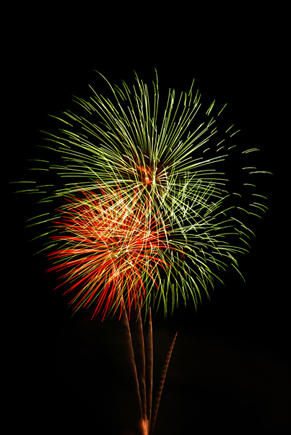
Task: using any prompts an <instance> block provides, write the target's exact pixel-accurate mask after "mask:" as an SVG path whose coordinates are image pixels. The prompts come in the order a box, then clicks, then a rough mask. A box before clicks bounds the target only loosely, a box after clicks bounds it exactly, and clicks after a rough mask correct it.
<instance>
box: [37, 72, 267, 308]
mask: <svg viewBox="0 0 291 435" xmlns="http://www.w3.org/2000/svg"><path fill="white" fill-rule="evenodd" d="M105 80H106V79H105ZM136 81H137V87H135V86H133V88H132V90H131V89H130V88H129V87H128V86H127V84H126V83H123V87H122V88H119V87H116V86H115V87H113V86H112V85H111V84H110V83H109V82H108V81H107V80H106V82H107V84H108V85H109V87H110V89H111V91H112V94H113V98H114V99H113V101H112V100H110V99H109V98H105V97H103V96H102V95H99V94H97V93H96V92H95V91H94V89H93V88H91V87H90V88H91V90H92V96H91V97H90V99H88V100H84V99H81V98H75V102H76V103H77V105H78V107H79V109H80V114H76V113H73V112H70V111H66V112H64V113H63V117H62V118H57V119H58V120H59V121H60V122H61V123H62V125H63V128H61V129H60V130H59V134H58V135H56V134H48V137H47V139H48V140H49V141H50V143H51V145H49V146H47V147H45V148H48V149H50V150H51V151H53V153H55V157H56V161H58V163H52V164H50V163H49V162H48V161H47V162H44V167H42V168H40V169H41V170H43V169H45V172H42V173H45V174H46V173H47V171H48V172H49V173H50V172H53V173H54V174H56V175H57V177H56V181H55V182H54V185H51V186H48V185H47V184H45V185H42V184H41V183H38V185H37V186H36V187H35V188H34V187H33V188H32V189H31V190H30V191H31V192H32V193H36V194H41V199H40V201H39V202H40V203H44V204H45V206H47V203H48V202H53V203H54V202H55V201H56V200H61V201H63V200H66V202H65V204H63V203H62V202H61V207H60V208H59V209H58V212H57V214H56V215H55V214H53V215H51V214H50V213H49V212H47V211H46V212H45V213H43V214H41V215H39V216H36V217H34V218H33V219H32V223H31V225H34V224H36V223H37V224H38V223H48V224H51V222H52V221H54V222H58V223H57V224H54V226H53V227H50V229H49V230H48V231H46V232H45V233H44V236H47V235H49V236H50V242H49V243H46V244H45V247H44V249H51V248H52V247H53V249H54V252H53V253H50V254H49V256H50V257H51V258H52V259H54V260H55V261H56V264H55V265H54V266H53V267H52V268H51V269H50V270H64V269H69V271H68V272H66V273H65V275H64V276H63V278H64V281H65V282H66V283H67V284H68V283H69V284H72V285H71V287H70V290H72V289H75V288H77V287H80V286H81V287H82V289H81V290H79V291H78V293H77V296H76V297H75V298H74V299H73V301H72V303H74V304H76V307H75V309H78V308H79V307H80V306H84V307H87V306H90V305H91V304H92V303H93V302H95V303H96V304H97V308H96V312H98V311H99V310H100V309H101V305H102V304H105V306H104V307H103V314H104V315H105V314H106V313H107V312H108V311H110V310H111V308H113V307H114V309H115V308H116V306H118V305H119V304H120V297H121V296H123V297H124V299H125V300H126V303H127V306H128V307H130V306H131V304H132V302H133V301H135V303H139V304H140V305H141V306H143V305H144V304H145V305H146V306H147V308H149V307H150V306H151V307H153V306H156V308H158V307H159V305H160V303H161V302H162V305H163V306H164V311H165V314H166V313H167V307H168V305H169V304H170V305H171V306H172V311H173V309H174V308H175V307H176V306H177V305H178V303H179V296H182V298H183V300H184V302H185V304H186V303H187V300H188V299H193V300H194V302H195V305H197V302H198V300H199V299H201V295H200V289H201V288H203V289H204V290H205V291H206V293H207V288H208V286H209V284H210V285H211V286H213V283H214V278H215V277H217V278H218V276H217V272H218V271H220V270H226V269H227V267H229V266H230V265H231V266H233V267H234V268H235V269H236V270H237V271H239V268H238V263H237V259H236V257H237V254H240V253H246V252H247V251H248V250H249V238H250V234H251V230H250V229H249V228H248V226H247V225H246V223H245V220H246V218H248V217H249V216H250V215H252V214H253V215H256V216H261V214H262V212H265V210H266V208H267V207H266V206H265V205H264V204H263V201H264V200H265V197H264V196H262V195H260V194H259V193H258V192H257V189H256V184H255V183H256V182H255V180H254V177H256V176H257V174H259V173H261V172H265V171H258V170H257V169H256V167H254V166H253V165H252V164H249V163H248V160H247V159H248V157H249V156H252V154H253V151H257V149H256V148H250V149H246V150H243V151H240V152H238V151H237V150H236V145H235V144H234V143H233V137H234V136H235V134H236V133H237V132H238V130H235V129H234V128H233V125H231V126H228V127H227V128H226V127H224V128H223V129H222V133H223V135H222V136H221V135H220V133H221V132H220V131H219V130H218V129H217V127H216V118H215V116H214V115H213V114H214V107H215V104H214V102H213V103H211V104H210V106H209V107H208V108H207V110H206V111H205V115H204V116H205V119H204V121H200V120H198V121H197V117H198V115H199V113H200V112H201V103H200V94H199V92H198V91H197V92H196V93H194V92H193V84H194V82H193V83H192V85H191V87H190V90H189V92H188V93H182V94H181V95H180V97H179V99H178V102H177V101H176V95H175V91H174V90H169V94H168V99H167V103H166V106H165V109H164V111H163V115H162V118H161V119H160V118H159V117H158V113H159V105H160V102H159V85H158V77H157V75H156V81H155V82H153V98H152V100H151V98H150V94H149V90H148V87H147V85H146V84H144V83H143V81H141V80H140V79H139V78H138V77H137V75H136ZM224 108H225V106H223V107H222V108H221V109H220V110H218V111H217V114H216V117H221V116H222V114H223V113H224ZM219 119H220V118H219ZM222 125H223V123H222ZM59 157H60V159H59ZM229 162H230V163H229ZM219 168H220V170H217V169H219ZM230 168H231V169H230ZM233 175H238V180H239V181H238V182H234V181H233V180H231V181H230V180H229V176H233ZM240 178H241V179H243V180H242V181H241V180H240ZM65 181H67V182H65ZM117 186H118V187H117ZM237 188H238V190H236V189H237ZM80 193H81V199H80V198H77V195H79V194H80ZM54 213H55V212H54ZM56 216H57V218H56ZM56 245H58V248H57V249H55V246H56ZM218 279H219V278H218Z"/></svg>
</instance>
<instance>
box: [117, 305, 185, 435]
mask: <svg viewBox="0 0 291 435" xmlns="http://www.w3.org/2000/svg"><path fill="white" fill-rule="evenodd" d="M130 322H131V327H130V326H129V321H128V316H127V312H126V309H123V312H122V316H121V319H120V324H121V328H123V329H124V353H123V355H124V359H125V360H126V363H127V366H128V367H130V369H129V371H130V372H131V374H132V375H133V378H134V385H135V387H134V390H131V394H133V396H134V397H136V403H137V404H138V409H139V413H136V414H135V419H136V421H135V425H136V427H134V428H131V429H136V430H137V431H138V432H139V433H142V434H144V435H152V434H153V432H154V427H155V423H156V419H157V414H158V410H159V404H160V401H161V395H162V391H163V386H164V383H165V378H166V374H167V370H168V367H169V363H170V359H171V355H172V351H173V347H174V344H175V340H176V336H177V333H176V335H175V337H174V340H173V342H172V344H171V347H170V350H169V352H168V355H167V358H166V362H165V365H164V369H163V372H162V377H161V381H160V384H159V388H158V391H157V396H156V397H155V400H154V408H153V328H152V318H151V310H149V312H148V322H147V333H146V336H144V332H143V324H142V319H141V312H140V310H139V309H137V308H135V309H132V317H131V321H130ZM133 396H132V397H131V399H133ZM136 409H137V408H136ZM131 416H133V412H132V409H131ZM130 421H131V424H134V421H133V420H131V419H130Z"/></svg>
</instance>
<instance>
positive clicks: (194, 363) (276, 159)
mask: <svg viewBox="0 0 291 435" xmlns="http://www.w3.org/2000/svg"><path fill="white" fill-rule="evenodd" d="M70 12H72V11H70ZM73 12H75V13H74V14H73V15H72V16H71V15H70V14H68V15H67V14H65V15H64V16H62V17H60V15H59V12H57V11H51V10H50V11H46V10H45V8H44V10H43V11H40V12H39V13H38V15H37V17H36V19H35V20H34V19H32V18H31V17H30V18H29V15H30V14H29V12H28V11H23V14H24V15H23V16H21V11H19V12H18V14H19V21H17V22H16V23H14V26H11V38H8V39H7V44H6V45H5V48H6V49H7V52H6V53H5V54H7V56H5V59H6V58H7V61H6V62H5V64H4V66H3V69H4V73H6V74H7V77H6V78H5V81H3V86H4V95H5V94H7V97H8V98H7V101H6V100H5V108H4V110H5V118H4V123H3V131H4V132H5V133H4V135H3V137H2V158H3V160H2V166H3V171H4V174H5V184H4V205H5V206H4V210H3V212H2V216H3V220H4V225H3V227H2V229H3V236H4V240H3V244H2V249H3V255H4V257H5V258H4V260H5V262H4V268H3V284H4V285H3V290H2V291H3V294H5V295H6V296H8V301H7V302H6V297H5V298H4V297H3V311H4V314H5V316H4V319H5V328H6V329H5V334H4V336H5V337H6V338H7V344H8V348H7V349H8V350H7V353H6V354H5V356H6V357H7V361H8V371H7V376H9V390H8V393H7V398H8V400H7V404H8V411H9V413H10V412H11V413H12V418H11V419H10V424H11V426H12V427H14V426H15V427H16V426H17V427H18V425H20V426H21V427H23V429H24V428H25V429H27V428H29V429H30V432H31V433H42V431H43V429H46V428H50V429H53V428H54V429H55V430H63V431H64V432H65V433H68V432H69V431H70V430H77V429H78V430H82V433H84V432H85V431H87V430H94V431H95V433H105V431H106V430H107V429H108V428H109V427H110V424H111V422H110V421H109V420H108V419H110V418H111V419H113V420H114V415H115V411H114V406H116V403H115V401H114V397H115V395H116V392H115V389H118V388H119V387H118V370H119V365H118V358H117V360H116V361H114V362H110V363H109V362H108V361H107V360H106V350H104V349H103V347H102V346H101V345H100V349H98V343H99V342H98V333H97V332H98V331H101V330H102V327H100V325H99V326H98V325H97V324H96V322H95V323H94V325H95V328H96V330H95V333H94V332H92V331H94V327H93V323H92V324H90V323H89V324H88V321H87V317H86V315H85V314H82V315H80V316H79V317H78V318H74V319H70V313H68V312H67V310H66V302H65V301H64V298H63V297H62V296H61V294H59V293H58V292H53V291H52V288H53V287H54V277H53V276H48V275H47V274H45V273H44V269H45V267H46V264H45V260H44V259H43V258H41V257H40V258H39V257H37V258H36V257H34V258H31V254H32V253H33V247H32V246H31V245H30V244H29V243H28V240H29V237H30V234H29V232H28V230H27V229H25V223H24V220H25V218H26V217H27V215H28V214H29V211H28V209H27V207H28V205H27V200H26V198H25V196H23V195H17V194H12V193H11V192H12V190H13V187H12V185H9V184H8V182H9V181H14V180H21V179H23V177H26V178H27V174H26V166H27V163H26V159H27V158H29V157H34V156H35V152H36V145H37V144H38V143H40V142H41V140H42V135H41V134H40V133H39V131H38V130H41V129H43V130H46V129H48V128H49V126H50V121H49V120H48V117H47V114H49V113H52V114H58V113H59V112H60V111H61V110H64V109H66V108H67V107H72V106H71V96H72V94H74V95H80V96H83V95H85V96H86V95H88V84H89V83H90V84H92V85H93V87H95V89H96V90H97V91H99V89H100V92H101V93H104V92H106V87H105V86H104V84H103V82H102V79H100V78H99V77H98V76H97V74H96V73H95V72H94V71H93V70H94V69H96V70H99V71H100V72H101V73H102V74H104V76H105V77H107V78H108V79H109V81H110V82H113V83H116V84H120V80H121V79H124V80H125V81H126V82H127V83H129V84H131V83H133V82H134V77H133V70H135V71H137V73H138V75H139V77H140V78H142V79H143V80H144V81H145V82H146V83H148V84H150V83H149V82H150V81H151V80H152V79H154V68H157V70H158V74H159V82H160V88H161V92H165V93H166V92H167V90H168V88H169V87H174V88H175V89H176V90H177V91H182V90H183V91H184V90H185V91H187V90H188V89H189V86H190V84H191V81H192V78H193V77H195V80H196V86H197V87H198V88H199V89H200V91H201V93H202V101H203V96H204V95H205V97H206V98H210V99H212V98H216V99H217V100H218V101H220V102H227V103H228V104H229V107H230V117H231V118H230V122H234V123H235V124H236V125H237V126H238V127H239V128H241V129H242V133H241V134H242V136H241V137H242V139H241V140H242V141H243V142H244V143H245V144H246V147H258V148H260V150H261V152H260V166H261V168H263V169H265V170H268V171H271V172H272V173H273V176H266V182H265V184H264V186H263V190H264V193H265V194H266V195H267V196H268V207H269V211H268V212H267V214H266V215H265V216H264V218H263V219H262V220H258V221H256V223H255V225H254V227H253V229H254V232H255V234H256V238H255V239H253V240H252V251H251V253H250V254H249V255H247V256H246V257H244V258H242V259H240V266H241V270H242V272H243V274H244V276H245V279H246V283H243V282H242V281H241V280H240V278H239V277H238V276H237V275H236V274H233V273H230V274H229V275H227V277H225V284H226V286H225V287H223V286H220V285H217V287H216V289H215V291H214V292H211V300H210V301H208V300H207V299H206V298H204V300H203V304H202V305H201V306H200V307H199V308H198V312H197V313H195V310H194V309H193V307H191V304H189V306H188V307H187V308H183V307H180V309H179V310H176V311H175V313H174V315H173V317H172V318H171V319H167V320H166V321H164V320H163V318H162V315H161V314H158V315H157V316H156V318H154V358H155V366H154V367H155V377H158V375H159V373H160V371H161V369H162V364H163V359H164V358H165V356H166V353H167V350H168V348H169V346H170V343H171V340H172V338H173V336H174V334H175V332H176V331H177V330H178V338H177V342H176V345H175V348H174V352H173V355H172V360H171V363H170V367H169V371H168V375H167V380H166V384H165V388H164V393H163V397H162V402H161V407H160V411H159V415H158V420H157V425H156V434H157V435H158V434H168V435H170V434H178V433H195V434H197V435H200V434H210V433H214V431H215V432H216V431H217V432H218V431H219V432H220V431H223V432H224V433H236V434H240V433H246V432H248V433H270V434H271V433H274V434H280V433H289V431H290V430H291V420H290V386H291V385H290V375H291V371H290V355H289V347H290V340H289V333H290V321H289V290H290V283H289V260H290V255H289V243H290V238H289V220H290V219H289V214H290V212H289V201H288V198H289V196H288V194H289V171H290V169H289V164H288V161H289V160H288V159H289V148H290V139H289V134H288V121H289V118H290V109H289V106H288V103H289V101H290V92H289V91H290V89H289V81H288V79H289V76H290V74H289V73H288V70H287V68H288V67H287V63H288V62H287V60H288V59H287V58H288V55H287V53H288V50H287V48H288V44H287V32H286V30H285V29H286V28H285V26H284V15H285V14H284V11H283V10H282V11H280V12H278V11H267V10H265V11H264V12H262V11H258V12H255V11H252V12H251V13H250V12H249V11H241V10H225V11H223V10H219V11H214V10H211V11H210V10H206V11H204V12H202V11H201V12H200V11H199V12H198V10H197V9H196V8H195V5H192V7H191V8H190V9H189V11H187V10H185V9H184V8H183V7H182V5H181V6H180V9H179V10H168V9H167V10H166V11H163V13H161V14H160V13H158V12H157V11H156V9H155V8H153V9H152V10H150V11H149V10H146V8H145V9H143V8H141V9H140V11H139V10H136V11H131V10H130V11H128V13H127V11H124V10H120V11H119V10H116V9H115V8H112V10H108V11H103V9H101V8H98V7H97V9H96V10H94V13H93V11H92V14H91V13H90V11H89V10H88V11H86V13H85V18H84V19H83V18H82V17H81V16H80V15H79V11H73ZM285 12H286V11H285ZM91 15H92V16H91ZM89 16H90V18H91V20H90V21H88V19H89ZM24 17H25V18H27V17H28V20H26V19H24ZM12 35H14V36H13V38H12ZM6 133H7V134H6ZM6 331H7V333H6ZM96 331H97V332H96ZM112 334H114V333H113V332H112ZM94 340H95V341H94ZM113 342H114V340H113ZM96 343H97V344H96ZM113 371H114V373H113ZM120 376H122V374H120ZM110 377H111V382H110V381H109V380H108V379H110ZM112 379H114V382H113V381H112ZM114 385H115V386H114ZM126 400H127V398H126V396H125V397H124V401H125V402H126ZM114 404H115V405H114ZM109 409H110V412H111V413H112V415H113V417H112V416H111V417H110V412H109ZM128 412H129V413H130V404H129V405H128ZM106 428H107V429H106ZM108 430H109V432H110V429H108Z"/></svg>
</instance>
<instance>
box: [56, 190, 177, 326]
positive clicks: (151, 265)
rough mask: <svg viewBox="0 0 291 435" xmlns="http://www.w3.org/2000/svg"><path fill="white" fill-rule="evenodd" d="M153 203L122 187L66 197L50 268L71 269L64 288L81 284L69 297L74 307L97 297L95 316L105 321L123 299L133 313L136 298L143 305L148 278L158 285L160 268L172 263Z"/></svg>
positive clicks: (163, 229)
mask: <svg viewBox="0 0 291 435" xmlns="http://www.w3.org/2000/svg"><path fill="white" fill-rule="evenodd" d="M149 207H150V205H149V203H143V204H142V203H141V202H137V201H136V200H135V199H134V200H132V197H131V199H130V198H128V197H127V195H126V192H122V191H121V190H120V189H118V188H117V189H116V190H115V191H112V190H110V191H109V190H108V191H102V192H101V195H96V194H95V193H93V192H91V191H86V192H82V198H81V199H78V198H76V197H73V196H70V199H67V204H66V205H65V206H64V207H63V208H62V209H61V210H59V211H60V212H61V213H60V219H59V220H58V222H55V226H56V228H58V229H59V230H63V231H62V234H61V235H57V236H52V237H51V238H52V239H53V240H55V241H58V242H59V243H61V247H60V249H57V250H55V251H54V252H52V253H50V254H48V256H49V257H50V258H52V259H55V260H56V264H55V265H54V266H53V267H51V268H50V269H48V271H57V270H58V271H63V270H68V269H69V270H68V271H67V272H66V273H65V274H63V275H62V278H64V281H63V283H62V284H60V285H63V284H65V283H69V284H71V286H70V287H69V289H68V290H67V291H65V293H68V292H70V291H72V290H74V289H75V288H77V287H81V289H80V290H79V291H78V293H77V295H76V296H74V298H73V299H72V300H71V302H70V304H74V305H75V306H74V310H77V309H79V308H80V307H81V306H83V307H88V306H90V305H91V304H92V303H93V302H95V303H96V307H95V311H94V314H93V316H92V317H94V316H95V315H97V314H98V313H99V312H100V311H101V310H102V311H103V316H102V320H103V319H104V317H105V316H106V314H107V313H108V312H109V311H111V309H112V308H114V312H115V311H116V309H117V307H118V306H120V311H122V303H121V300H122V298H123V299H124V300H125V301H126V302H127V307H128V311H129V316H130V309H131V305H132V303H133V302H134V304H135V307H136V306H137V304H138V305H140V307H142V306H143V304H144V301H145V299H146V298H147V296H148V295H147V292H148V288H149V285H148V284H149V281H150V283H151V285H155V286H156V287H157V288H158V283H157V281H158V280H159V279H160V271H159V269H160V268H162V269H165V268H166V267H169V265H168V264H167V263H166V261H165V260H164V258H163V254H162V252H163V251H164V250H165V249H167V248H168V245H167V239H166V228H165V227H164V225H163V224H162V222H163V221H162V219H160V218H158V217H157V216H156V215H155V216H154V217H152V216H151V213H148V209H149ZM149 216H151V217H149ZM58 287H60V286H58ZM58 287H56V288H58ZM102 307H103V308H102ZM120 315H121V312H120Z"/></svg>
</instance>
